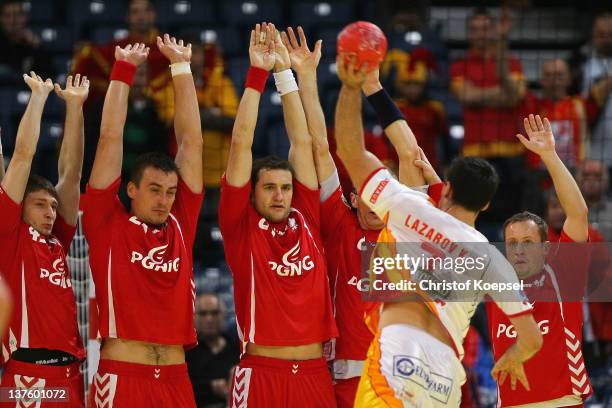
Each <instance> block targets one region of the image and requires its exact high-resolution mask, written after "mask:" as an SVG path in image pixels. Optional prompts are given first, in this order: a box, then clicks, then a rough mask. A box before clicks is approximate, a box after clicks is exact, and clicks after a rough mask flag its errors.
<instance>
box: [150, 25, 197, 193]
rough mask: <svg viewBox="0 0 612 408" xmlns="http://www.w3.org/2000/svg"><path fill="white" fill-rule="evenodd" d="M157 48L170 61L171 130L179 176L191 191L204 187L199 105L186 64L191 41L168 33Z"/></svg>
mask: <svg viewBox="0 0 612 408" xmlns="http://www.w3.org/2000/svg"><path fill="white" fill-rule="evenodd" d="M157 48H159V51H160V52H161V53H162V54H163V55H164V56H165V57H166V58H168V60H169V61H170V64H171V65H170V68H171V70H172V85H173V86H174V106H175V110H174V112H175V113H174V133H175V134H176V142H177V144H178V152H177V154H176V159H175V161H176V165H177V166H178V168H179V173H180V175H181V179H183V181H184V182H185V183H186V184H187V186H189V188H190V189H191V191H193V192H194V193H200V192H201V191H202V189H203V188H204V174H203V172H204V168H203V167H202V149H203V140H202V127H201V122H200V108H199V106H198V98H197V96H196V89H195V84H194V82H193V75H191V69H190V68H189V64H190V62H191V44H187V45H186V46H185V45H184V44H183V40H179V41H178V42H177V41H176V38H174V37H172V38H170V36H169V35H168V34H165V35H164V38H163V40H162V39H161V37H157Z"/></svg>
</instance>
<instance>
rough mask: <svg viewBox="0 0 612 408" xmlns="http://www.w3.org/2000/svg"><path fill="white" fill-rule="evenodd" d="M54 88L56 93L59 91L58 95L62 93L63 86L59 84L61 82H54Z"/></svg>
mask: <svg viewBox="0 0 612 408" xmlns="http://www.w3.org/2000/svg"><path fill="white" fill-rule="evenodd" d="M53 88H54V89H55V93H57V94H58V95H60V94H61V93H62V88H61V87H60V86H59V84H54V85H53Z"/></svg>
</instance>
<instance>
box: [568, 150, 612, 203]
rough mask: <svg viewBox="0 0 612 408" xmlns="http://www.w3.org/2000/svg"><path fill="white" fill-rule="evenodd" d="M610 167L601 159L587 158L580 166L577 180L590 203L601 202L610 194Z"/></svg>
mask: <svg viewBox="0 0 612 408" xmlns="http://www.w3.org/2000/svg"><path fill="white" fill-rule="evenodd" d="M608 177H609V174H608V169H607V168H606V166H605V165H604V164H603V162H601V161H599V160H585V161H583V162H582V163H581V164H580V166H579V167H578V172H577V173H576V181H577V183H578V186H579V187H580V191H582V195H583V196H584V198H585V200H586V201H587V202H588V203H589V204H593V203H597V202H599V201H600V200H601V199H602V198H603V197H605V196H606V195H607V194H608V188H609V179H608Z"/></svg>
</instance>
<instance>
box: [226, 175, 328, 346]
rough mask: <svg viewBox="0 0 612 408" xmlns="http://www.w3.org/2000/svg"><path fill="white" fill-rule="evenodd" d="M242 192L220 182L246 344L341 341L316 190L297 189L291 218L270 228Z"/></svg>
mask: <svg viewBox="0 0 612 408" xmlns="http://www.w3.org/2000/svg"><path fill="white" fill-rule="evenodd" d="M250 195H251V182H250V181H249V182H248V183H246V184H245V185H244V186H242V187H234V186H230V185H228V184H227V181H226V180H225V176H223V179H222V180H221V201H220V203H219V227H220V229H221V234H222V235H223V243H224V249H225V258H226V260H227V263H228V265H229V267H230V270H231V272H232V276H233V278H234V302H235V306H236V307H235V309H236V320H237V325H238V335H239V337H240V339H241V340H242V341H243V342H250V343H254V344H260V345H265V346H298V345H304V344H310V343H317V342H323V341H326V340H329V339H330V338H333V337H336V336H337V334H338V332H337V329H336V324H335V322H334V316H333V310H332V305H331V299H330V296H329V281H328V278H327V269H326V266H325V258H324V257H323V248H322V246H321V240H320V236H319V228H320V226H319V219H320V214H319V210H320V209H319V190H310V189H308V188H307V187H305V186H304V185H302V184H301V183H300V182H299V181H297V180H294V182H293V201H292V208H291V212H290V214H289V218H288V219H287V220H286V221H284V222H282V223H278V224H273V223H270V222H268V221H267V220H266V219H265V218H263V217H262V216H261V215H259V213H258V212H257V211H256V210H255V208H254V207H253V205H252V204H251V200H250Z"/></svg>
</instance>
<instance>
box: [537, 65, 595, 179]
mask: <svg viewBox="0 0 612 408" xmlns="http://www.w3.org/2000/svg"><path fill="white" fill-rule="evenodd" d="M570 84H571V76H570V70H569V66H568V65H567V63H566V62H565V61H564V60H562V59H559V58H557V59H550V60H547V61H544V62H543V63H542V73H541V77H540V86H541V88H542V97H540V98H537V97H534V96H533V95H529V98H528V99H529V100H528V101H527V102H526V103H525V106H526V107H527V109H526V112H525V113H526V115H528V114H531V113H533V114H540V115H543V116H546V117H548V119H549V120H550V125H551V126H552V129H553V133H554V135H555V149H556V150H557V154H558V155H559V157H560V158H561V160H562V161H563V163H565V165H566V166H567V167H568V168H570V169H575V168H576V166H578V165H579V164H580V163H581V162H582V160H584V159H585V157H586V144H587V142H588V139H589V135H590V134H589V125H590V124H591V123H593V122H594V121H595V119H596V118H597V114H598V113H599V105H598V104H597V102H596V101H595V99H593V98H587V99H583V98H582V97H580V96H579V95H576V96H572V95H570V94H569V88H570ZM527 164H528V166H529V167H530V168H532V169H543V168H544V165H543V163H542V161H541V160H540V158H539V156H538V155H536V154H534V153H532V152H528V153H527Z"/></svg>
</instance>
